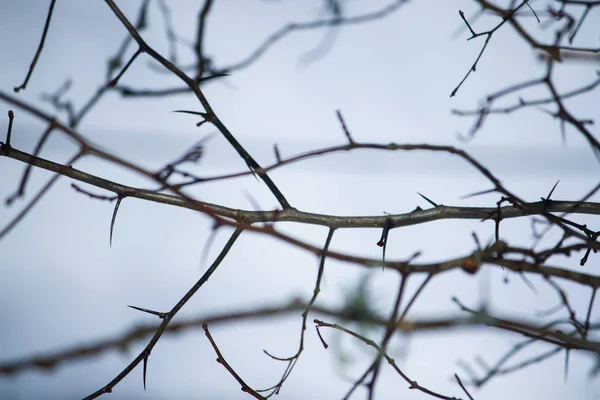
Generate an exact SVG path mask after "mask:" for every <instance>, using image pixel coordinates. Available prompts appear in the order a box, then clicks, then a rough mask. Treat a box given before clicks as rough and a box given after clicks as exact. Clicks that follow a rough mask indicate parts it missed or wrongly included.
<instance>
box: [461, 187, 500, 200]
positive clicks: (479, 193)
mask: <svg viewBox="0 0 600 400" xmlns="http://www.w3.org/2000/svg"><path fill="white" fill-rule="evenodd" d="M495 191H496V189H487V190H482V191H481V192H475V193H471V194H467V195H465V196H463V197H461V200H464V199H468V198H470V197H475V196H481V195H483V194H488V193H494V192H495Z"/></svg>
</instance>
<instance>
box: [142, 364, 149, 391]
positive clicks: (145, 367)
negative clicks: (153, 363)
mask: <svg viewBox="0 0 600 400" xmlns="http://www.w3.org/2000/svg"><path fill="white" fill-rule="evenodd" d="M147 371H148V356H146V357H144V378H143V379H144V391H146V372H147Z"/></svg>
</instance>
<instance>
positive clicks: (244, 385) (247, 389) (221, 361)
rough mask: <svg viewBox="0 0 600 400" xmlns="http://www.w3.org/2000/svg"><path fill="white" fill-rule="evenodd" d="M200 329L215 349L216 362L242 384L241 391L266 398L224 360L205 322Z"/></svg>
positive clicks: (260, 398) (257, 397) (256, 397)
mask: <svg viewBox="0 0 600 400" xmlns="http://www.w3.org/2000/svg"><path fill="white" fill-rule="evenodd" d="M202 329H204V333H205V334H206V337H207V338H208V341H209V342H210V344H211V346H212V347H213V349H214V350H215V353H217V362H218V363H219V364H221V365H222V366H223V367H225V369H226V370H227V371H228V372H229V373H230V374H231V376H233V377H234V378H235V380H236V381H237V382H238V383H239V384H240V385H241V386H242V392H245V393H248V394H249V395H251V396H252V397H254V398H255V399H259V400H266V399H265V397H263V396H261V395H260V394H259V393H257V392H256V391H255V390H254V389H252V388H251V387H250V386H248V384H247V383H246V382H244V380H243V379H242V378H241V377H240V376H239V375H238V374H237V372H235V370H234V369H233V368H232V367H231V365H229V363H228V362H227V360H225V357H223V355H222V354H221V351H220V350H219V347H218V346H217V343H215V340H214V339H213V337H212V335H211V334H210V331H209V330H208V324H207V323H206V322H205V323H203V324H202Z"/></svg>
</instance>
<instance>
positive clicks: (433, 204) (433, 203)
mask: <svg viewBox="0 0 600 400" xmlns="http://www.w3.org/2000/svg"><path fill="white" fill-rule="evenodd" d="M417 194H418V195H419V196H421V197H422V198H424V199H425V200H426V201H427V202H428V203H429V204H431V205H432V206H434V207H439V204H436V203H435V202H434V201H432V200H430V199H428V198H427V197H425V196H424V195H422V194H421V193H419V192H417Z"/></svg>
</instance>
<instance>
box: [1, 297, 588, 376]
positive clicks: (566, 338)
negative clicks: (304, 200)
mask: <svg viewBox="0 0 600 400" xmlns="http://www.w3.org/2000/svg"><path fill="white" fill-rule="evenodd" d="M307 307H309V306H308V304H305V303H302V302H300V301H292V302H290V303H288V304H283V305H277V306H271V307H261V308H252V309H246V310H242V311H234V312H229V313H222V314H213V315H207V316H199V317H196V318H190V319H187V320H184V321H172V322H171V323H170V324H169V325H168V326H167V327H166V329H165V331H164V333H165V334H180V333H181V332H182V331H184V330H189V329H197V328H201V327H202V325H203V324H208V325H210V326H214V325H217V324H225V323H231V322H240V321H245V320H256V319H262V318H269V317H275V316H280V317H281V316H285V315H296V314H297V313H298V312H299V311H304V310H305V309H306V308H307ZM310 310H311V312H313V313H316V314H319V315H321V316H328V317H331V318H339V319H340V320H343V321H355V322H359V323H369V324H372V325H379V326H387V325H388V324H389V321H388V320H387V319H384V318H380V317H377V316H369V315H361V316H360V318H357V314H352V315H350V314H348V313H347V312H346V311H344V310H337V309H331V308H325V307H316V306H311V307H310ZM481 326H490V327H493V328H499V329H502V330H506V331H510V332H515V333H519V334H524V335H526V336H529V337H531V336H536V337H537V338H538V339H539V340H542V341H550V342H552V343H554V344H558V345H560V346H564V347H567V348H571V349H579V350H585V351H591V352H595V353H599V354H600V342H594V341H589V340H586V339H580V338H577V337H574V336H571V335H567V334H565V333H563V332H561V331H560V330H556V329H548V328H547V327H546V326H541V325H539V326H538V325H536V324H533V323H531V322H528V321H524V320H516V319H508V318H497V317H494V316H492V315H490V314H488V313H485V312H481V313H476V314H474V315H472V316H470V317H464V316H463V315H462V314H461V315H458V314H457V315H452V316H449V317H445V318H432V319H412V320H407V319H404V320H402V321H400V322H398V323H397V324H396V328H395V330H396V331H400V332H403V333H415V332H425V331H438V330H440V329H441V330H447V329H449V328H460V327H481ZM158 327H159V325H158V324H147V325H142V326H137V327H135V328H132V329H131V330H129V331H128V332H125V333H123V334H121V335H118V336H117V337H115V338H112V339H104V340H98V341H96V342H92V343H88V344H84V345H80V346H76V347H73V348H70V349H66V350H60V351H57V352H54V353H49V354H46V355H41V356H34V357H31V358H24V359H18V360H14V361H5V362H2V363H0V375H10V374H15V373H19V372H23V371H25V370H30V369H33V368H38V369H43V370H52V369H53V368H56V367H58V365H59V364H60V363H62V362H66V361H74V360H80V359H84V358H88V357H90V356H93V355H97V354H100V353H104V352H106V351H110V350H119V351H123V350H127V348H128V347H129V346H131V345H133V344H134V343H135V342H137V341H140V340H142V339H144V338H145V337H147V336H149V335H152V334H154V333H155V332H156V330H157V329H158ZM594 328H597V327H596V326H594Z"/></svg>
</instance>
